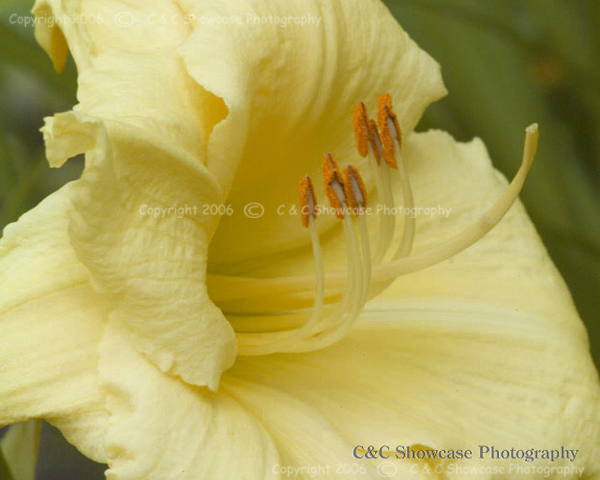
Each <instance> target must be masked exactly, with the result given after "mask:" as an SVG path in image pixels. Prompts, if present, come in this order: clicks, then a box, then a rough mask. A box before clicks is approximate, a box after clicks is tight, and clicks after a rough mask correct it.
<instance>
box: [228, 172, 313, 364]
mask: <svg viewBox="0 0 600 480" xmlns="http://www.w3.org/2000/svg"><path fill="white" fill-rule="evenodd" d="M316 205H317V197H316V195H315V190H314V188H313V184H312V181H311V179H310V177H309V176H308V175H306V176H304V177H303V178H302V180H301V181H300V211H301V215H302V216H301V220H302V225H304V226H305V227H307V228H308V229H309V231H310V239H311V243H312V249H313V257H314V261H315V274H316V281H315V299H314V302H313V308H312V311H311V314H310V316H309V317H308V319H307V320H306V322H305V323H304V325H302V327H300V328H299V329H297V330H296V331H295V332H293V333H291V334H288V335H287V336H286V337H284V338H280V336H281V333H282V332H273V333H274V334H275V336H276V338H275V339H273V335H272V334H269V333H263V334H258V335H252V334H246V335H242V336H241V337H238V342H239V350H238V353H239V354H240V355H246V356H255V355H267V354H270V353H276V352H281V351H284V350H285V349H286V348H288V347H290V346H292V345H294V344H295V343H297V342H298V341H300V340H302V339H303V338H305V337H307V336H309V335H311V334H312V333H313V331H314V329H315V326H316V324H317V323H318V321H319V319H320V318H321V312H322V311H323V304H324V302H325V269H324V268H323V253H322V250H321V243H320V242H319V232H318V230H317V228H316V226H315V220H316V218H317V213H316ZM257 339H258V340H266V343H263V344H260V343H258V344H252V340H255V341H256V340H257ZM248 340H250V342H248ZM249 343H250V344H249Z"/></svg>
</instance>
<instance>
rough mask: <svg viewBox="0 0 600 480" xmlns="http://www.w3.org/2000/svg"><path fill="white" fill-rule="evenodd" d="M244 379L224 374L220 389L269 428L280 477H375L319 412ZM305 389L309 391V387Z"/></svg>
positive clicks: (347, 440) (304, 401)
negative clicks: (275, 448) (276, 452)
mask: <svg viewBox="0 0 600 480" xmlns="http://www.w3.org/2000/svg"><path fill="white" fill-rule="evenodd" d="M284 368H285V365H284ZM244 377H245V376H244ZM244 377H236V376H233V375H227V376H225V377H224V379H223V385H222V387H223V389H224V390H225V391H227V392H228V393H230V394H231V395H232V396H233V397H234V398H235V399H236V400H237V401H238V402H239V403H240V404H241V405H243V406H244V407H245V408H247V409H248V411H249V412H250V413H251V414H252V415H253V416H254V417H256V418H257V419H258V420H259V421H260V422H261V423H262V425H263V426H264V427H265V428H266V430H267V431H268V432H269V434H270V435H271V437H272V438H273V440H274V442H275V445H276V446H277V449H278V451H279V453H280V462H281V463H278V464H277V465H273V467H274V468H275V470H278V471H279V472H282V473H284V475H282V477H284V478H285V477H286V476H294V477H295V476H298V477H300V478H311V477H313V478H314V477H317V478H348V479H375V478H378V476H377V475H376V472H375V467H374V466H373V465H372V464H370V463H369V462H364V461H360V460H358V459H356V458H355V457H353V455H352V450H353V447H354V446H353V444H352V443H351V442H350V439H349V438H347V437H345V436H344V435H343V434H342V432H340V431H339V430H338V429H336V428H335V426H334V425H333V424H332V422H331V421H330V419H329V418H328V417H327V415H324V414H323V412H322V411H321V410H319V409H318V408H315V407H314V406H313V405H312V404H311V403H310V402H306V400H305V398H298V397H295V396H294V395H290V394H288V393H285V392H284V391H282V390H281V389H279V388H277V386H275V385H272V384H271V385H268V386H266V385H263V384H260V383H257V382H252V381H250V382H248V381H246V379H245V378H244ZM306 393H307V395H310V387H309V389H308V391H307V392H306ZM286 472H290V474H289V475H285V473H286Z"/></svg>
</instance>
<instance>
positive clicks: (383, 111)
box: [377, 93, 402, 168]
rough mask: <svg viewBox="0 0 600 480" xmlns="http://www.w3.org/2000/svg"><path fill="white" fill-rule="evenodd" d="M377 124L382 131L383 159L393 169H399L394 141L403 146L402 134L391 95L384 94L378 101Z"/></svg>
mask: <svg viewBox="0 0 600 480" xmlns="http://www.w3.org/2000/svg"><path fill="white" fill-rule="evenodd" d="M377 122H378V123H379V129H380V131H381V140H382V143H383V158H384V160H385V162H386V163H387V164H388V165H389V166H390V167H391V168H398V166H397V164H396V157H395V155H394V153H395V146H394V140H395V141H396V142H398V144H399V145H400V146H402V132H401V130H400V124H399V123H398V117H396V114H395V113H394V110H393V109H392V97H391V96H390V94H389V93H384V94H383V95H381V96H380V97H379V99H378V100H377Z"/></svg>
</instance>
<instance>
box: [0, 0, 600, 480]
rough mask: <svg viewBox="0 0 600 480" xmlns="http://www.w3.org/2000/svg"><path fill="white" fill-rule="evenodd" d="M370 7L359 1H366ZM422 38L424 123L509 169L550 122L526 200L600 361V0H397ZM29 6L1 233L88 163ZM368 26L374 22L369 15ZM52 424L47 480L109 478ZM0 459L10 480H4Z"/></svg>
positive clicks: (15, 32)
mask: <svg viewBox="0 0 600 480" xmlns="http://www.w3.org/2000/svg"><path fill="white" fill-rule="evenodd" d="M357 1H360V0H357ZM386 3H387V5H388V6H389V8H390V10H391V11H392V13H393V14H394V15H395V16H396V18H397V19H398V21H399V22H400V23H401V25H402V26H403V27H404V28H405V29H406V30H407V31H408V32H409V34H410V35H411V36H412V37H413V38H414V39H415V40H416V41H417V43H418V44H419V45H420V46H421V47H422V48H424V49H425V50H426V51H428V52H429V53H430V54H431V55H432V56H433V57H434V58H436V59H437V60H438V61H439V62H440V64H441V65H442V72H443V75H444V79H445V81H446V85H447V87H448V90H449V91H450V95H449V96H448V97H446V98H445V99H443V100H441V101H440V102H438V103H437V104H435V105H433V106H432V107H430V108H429V110H428V111H427V113H426V115H425V117H424V119H423V121H422V123H421V125H420V127H419V129H420V130H425V129H427V128H430V127H435V128H440V129H443V130H447V131H449V132H450V133H452V134H453V135H454V136H455V137H456V138H457V139H459V140H469V139H471V138H472V137H474V136H479V137H481V138H482V139H483V140H484V141H485V143H486V144H487V146H488V148H489V151H490V154H491V156H492V158H493V159H494V163H495V165H496V166H497V168H499V169H500V170H501V171H502V172H504V174H505V175H506V176H508V177H512V176H513V174H514V173H515V171H516V169H517V168H518V166H519V162H520V157H521V149H522V139H523V129H524V127H525V126H527V125H528V124H530V123H532V122H538V123H539V124H540V132H541V141H540V148H539V152H538V157H537V160H536V164H535V166H534V168H533V170H532V172H531V174H530V177H529V179H528V181H527V185H526V187H525V190H524V192H523V194H522V196H521V198H522V199H523V201H524V203H525V205H526V207H527V209H528V211H529V214H530V215H531V217H532V218H533V221H534V222H535V224H536V225H537V228H538V230H539V232H540V234H541V236H542V237H543V239H544V242H545V244H546V246H547V247H548V250H549V251H550V254H551V256H552V258H553V259H554V261H555V262H556V264H557V265H558V268H559V269H560V271H561V272H562V274H563V276H564V278H565V279H566V281H567V283H568V284H569V287H570V288H571V291H572V293H573V297H574V299H575V303H576V304H577V307H578V309H579V312H580V314H581V316H582V318H583V320H584V322H585V323H586V325H587V327H588V331H589V333H590V342H591V345H592V354H593V355H594V359H595V361H596V365H598V364H599V363H600V327H599V322H598V312H599V311H600V300H599V297H600V296H599V292H600V193H599V191H600V140H599V139H600V88H599V86H600V54H599V52H600V2H597V1H595V0H569V1H565V0H448V1H445V0H389V1H387V2H386ZM30 8H31V4H30V2H23V1H21V0H4V1H2V2H1V3H0V45H1V47H0V127H1V128H0V227H2V226H4V225H5V224H7V223H9V222H12V221H14V220H16V219H17V218H18V217H19V215H20V214H22V213H23V212H25V211H26V210H28V209H30V208H32V207H33V206H35V205H36V204H37V203H38V202H39V201H40V200H41V199H42V198H44V197H45V196H46V195H48V194H49V193H51V192H52V191H54V190H56V189H57V188H58V187H59V186H60V185H62V184H63V183H65V182H67V181H68V180H70V179H74V178H77V176H78V175H79V173H80V171H81V168H82V163H81V159H79V161H77V160H76V161H70V162H68V163H67V164H66V165H65V166H64V167H63V168H61V169H59V170H51V169H50V168H48V166H47V164H46V161H45V157H44V148H43V142H42V137H41V134H40V133H39V128H40V127H41V125H42V118H43V117H44V116H47V115H52V114H53V113H55V112H59V111H64V110H68V109H70V108H71V107H72V106H73V105H74V104H75V103H76V100H75V92H76V72H75V68H74V66H73V64H72V63H69V65H68V66H67V69H66V71H65V72H64V73H63V74H61V75H57V74H55V73H54V71H53V69H52V66H51V63H50V60H49V59H48V58H47V57H46V55H45V53H44V52H43V51H42V49H41V48H40V47H39V46H38V45H37V44H36V43H35V41H34V38H33V28H31V27H30V28H23V27H19V26H18V25H11V24H10V16H11V15H12V14H13V13H17V14H20V15H27V14H28V11H29V9H30ZM365 21H367V19H365ZM103 468H104V467H103V466H101V465H97V464H94V463H93V462H89V461H87V460H85V459H84V458H83V457H82V456H80V455H78V454H77V452H76V451H75V450H74V449H73V448H72V447H70V446H69V445H68V444H66V442H64V441H62V440H61V437H60V434H59V433H58V432H57V431H56V430H53V429H51V428H50V427H48V426H46V427H45V428H44V431H43V434H42V446H41V454H40V464H39V467H38V478H39V479H42V480H50V479H57V480H58V479H60V480H70V479H86V480H94V479H96V478H98V479H101V478H103V475H102V471H103ZM2 475H3V474H2V465H1V462H0V480H2V478H1V477H2Z"/></svg>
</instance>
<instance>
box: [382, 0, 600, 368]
mask: <svg viewBox="0 0 600 480" xmlns="http://www.w3.org/2000/svg"><path fill="white" fill-rule="evenodd" d="M387 5H388V7H389V8H390V10H391V11H392V13H393V14H394V15H395V17H396V18H397V19H398V21H399V23H400V24H401V25H402V26H403V27H404V28H405V29H406V30H407V32H408V33H409V34H410V35H411V37H413V38H414V39H415V41H416V42H417V43H418V44H419V45H420V46H421V47H422V48H424V49H425V50H426V51H427V52H429V53H430V54H431V55H432V56H433V57H434V58H435V59H436V60H437V61H438V62H439V63H440V64H441V65H442V74H443V76H444V80H445V82H446V86H447V88H448V90H449V92H450V93H449V96H448V97H446V98H444V99H442V100H441V101H439V102H437V103H436V104H434V105H432V106H431V107H430V108H429V109H428V111H427V112H426V114H425V117H424V119H423V121H422V123H421V125H420V126H419V129H422V130H424V129H427V128H440V129H442V130H447V131H449V132H450V133H452V134H453V135H454V136H455V137H456V138H457V139H459V140H464V141H466V140H470V139H471V138H473V137H475V136H478V137H481V138H482V139H483V140H484V141H485V143H486V145H487V147H488V149H489V151H490V155H491V157H492V159H493V160H494V164H495V166H496V168H498V169H499V170H501V171H502V172H503V173H504V174H505V175H506V176H507V177H509V178H511V177H512V176H513V175H514V173H515V171H516V170H517V168H518V165H519V162H520V158H521V153H522V139H523V135H524V132H523V130H524V128H525V127H526V126H527V125H529V124H530V123H533V122H538V123H539V124H540V147H539V150H538V155H537V160H536V163H535V164H534V167H533V169H532V171H531V174H530V176H529V178H528V179H527V184H526V186H525V189H524V191H523V193H522V195H521V199H522V200H523V202H524V204H525V206H526V207H527V211H528V212H529V214H530V216H531V218H532V219H533V221H534V223H535V225H536V227H537V229H538V231H539V233H540V235H541V237H542V238H543V240H544V243H545V244H546V247H547V248H548V251H549V252H550V255H551V256H552V258H553V260H554V262H555V263H556V265H557V266H558V268H559V270H560V271H561V273H562V275H563V277H564V278H565V281H566V282H567V284H568V285H569V288H570V290H571V292H572V294H573V298H574V300H575V304H576V305H577V308H578V310H579V312H580V314H581V316H582V318H583V320H584V322H585V323H586V326H587V328H588V332H589V336H590V343H591V345H592V355H593V356H594V359H595V361H596V365H597V366H598V365H600V322H599V321H598V320H599V314H598V312H599V311H600V28H599V27H600V3H599V2H597V1H594V0H574V1H571V2H564V1H562V0H485V1H482V0H388V1H387Z"/></svg>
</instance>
